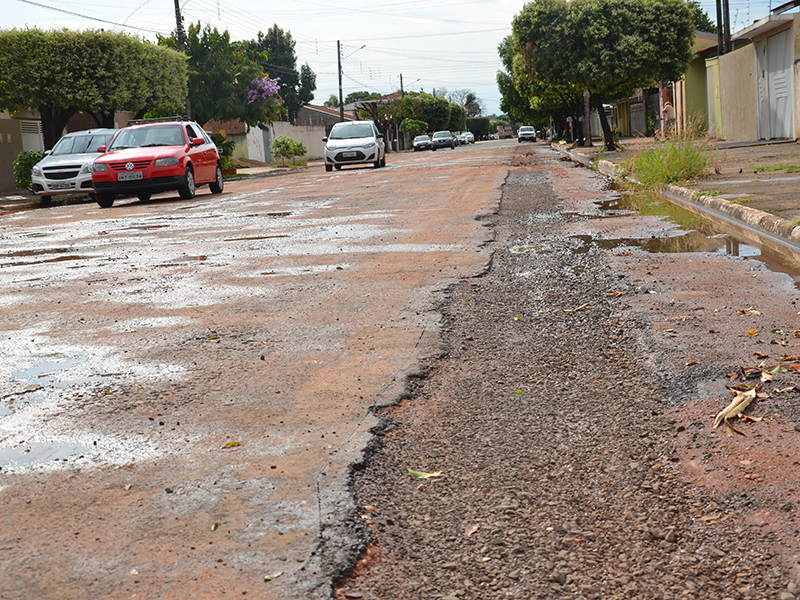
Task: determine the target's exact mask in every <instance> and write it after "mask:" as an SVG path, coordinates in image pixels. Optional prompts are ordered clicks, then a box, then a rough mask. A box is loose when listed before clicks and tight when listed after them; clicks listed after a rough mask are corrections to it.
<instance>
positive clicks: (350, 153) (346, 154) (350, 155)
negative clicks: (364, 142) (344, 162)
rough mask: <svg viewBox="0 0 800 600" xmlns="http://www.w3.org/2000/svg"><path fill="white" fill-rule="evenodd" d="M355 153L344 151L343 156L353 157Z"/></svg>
mask: <svg viewBox="0 0 800 600" xmlns="http://www.w3.org/2000/svg"><path fill="white" fill-rule="evenodd" d="M355 155H356V153H355V152H342V158H353V157H354V156H355Z"/></svg>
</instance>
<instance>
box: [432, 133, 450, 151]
mask: <svg viewBox="0 0 800 600" xmlns="http://www.w3.org/2000/svg"><path fill="white" fill-rule="evenodd" d="M431 142H432V146H431V150H434V151H435V150H438V149H439V148H450V149H451V150H453V149H455V147H456V138H454V137H453V134H452V133H450V132H449V131H437V132H436V133H434V134H433V138H431Z"/></svg>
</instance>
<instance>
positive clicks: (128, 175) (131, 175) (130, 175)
mask: <svg viewBox="0 0 800 600" xmlns="http://www.w3.org/2000/svg"><path fill="white" fill-rule="evenodd" d="M136 179H144V176H143V175H142V172H141V171H125V172H124V173H120V174H119V175H118V176H117V181H134V180H136Z"/></svg>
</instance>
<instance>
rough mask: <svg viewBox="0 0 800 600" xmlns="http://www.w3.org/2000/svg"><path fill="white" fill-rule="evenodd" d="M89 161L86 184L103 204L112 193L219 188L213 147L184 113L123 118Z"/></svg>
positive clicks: (184, 194) (189, 194)
mask: <svg viewBox="0 0 800 600" xmlns="http://www.w3.org/2000/svg"><path fill="white" fill-rule="evenodd" d="M98 150H99V151H100V152H103V154H101V155H100V156H98V157H97V158H96V159H95V161H94V163H93V164H92V186H93V187H94V191H95V196H96V199H97V203H98V204H99V205H100V206H101V207H103V208H109V207H110V206H112V205H113V204H114V199H115V198H116V197H117V196H122V195H125V196H138V197H139V199H140V200H145V201H146V200H149V199H150V196H151V195H152V194H157V193H159V192H167V191H170V190H177V191H178V193H179V194H180V196H181V198H184V199H187V200H188V199H190V198H194V194H195V190H196V187H197V186H198V185H204V184H208V187H209V188H210V189H211V193H212V194H221V193H222V189H223V186H224V183H223V179H222V167H221V166H220V160H219V152H218V150H217V147H216V145H214V142H212V141H211V139H210V138H209V137H208V134H207V133H206V132H205V131H203V129H202V127H200V126H199V125H198V124H197V123H194V122H192V121H188V120H186V119H185V118H184V117H169V118H163V119H138V120H135V121H128V126H127V127H125V128H124V129H120V130H119V132H118V133H117V134H116V135H115V136H114V139H113V140H111V143H110V144H109V145H108V147H107V148H106V147H103V146H101V147H100V148H98Z"/></svg>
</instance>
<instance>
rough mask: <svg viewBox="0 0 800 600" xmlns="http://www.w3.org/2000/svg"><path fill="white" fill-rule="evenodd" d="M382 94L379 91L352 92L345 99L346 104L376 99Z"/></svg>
mask: <svg viewBox="0 0 800 600" xmlns="http://www.w3.org/2000/svg"><path fill="white" fill-rule="evenodd" d="M380 97H381V95H380V94H379V93H377V92H368V91H366V90H365V91H362V92H350V93H349V94H347V96H346V97H345V99H344V103H345V104H355V103H356V102H364V101H366V100H375V99H376V98H380Z"/></svg>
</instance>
